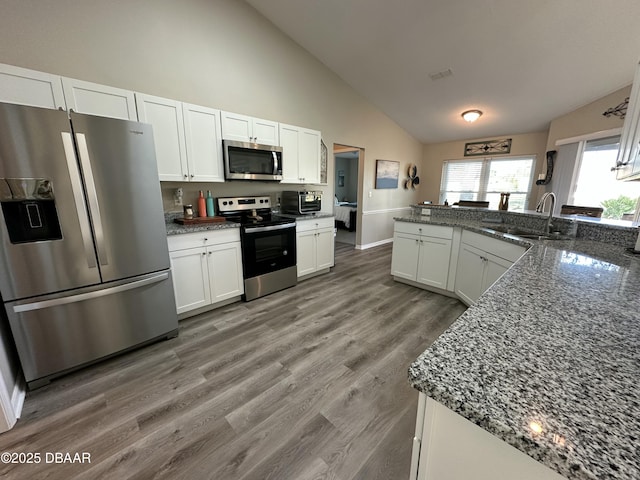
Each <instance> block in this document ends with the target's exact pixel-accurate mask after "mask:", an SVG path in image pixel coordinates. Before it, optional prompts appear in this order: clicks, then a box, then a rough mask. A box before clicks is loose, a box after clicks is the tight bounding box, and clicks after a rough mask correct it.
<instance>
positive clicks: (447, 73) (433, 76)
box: [429, 68, 453, 81]
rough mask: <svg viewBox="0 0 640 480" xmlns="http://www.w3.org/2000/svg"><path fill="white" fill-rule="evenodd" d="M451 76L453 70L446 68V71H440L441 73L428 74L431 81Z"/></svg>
mask: <svg viewBox="0 0 640 480" xmlns="http://www.w3.org/2000/svg"><path fill="white" fill-rule="evenodd" d="M452 75H453V70H451V69H450V68H447V69H446V70H442V71H441V72H436V73H430V74H429V78H431V80H434V81H435V80H440V79H442V78H447V77H450V76H452Z"/></svg>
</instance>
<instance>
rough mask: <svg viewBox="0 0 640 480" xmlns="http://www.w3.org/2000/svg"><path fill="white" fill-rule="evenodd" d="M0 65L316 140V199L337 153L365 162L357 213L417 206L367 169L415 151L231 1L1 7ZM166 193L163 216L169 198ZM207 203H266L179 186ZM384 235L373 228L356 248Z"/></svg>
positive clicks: (74, 0) (236, 187) (168, 188)
mask: <svg viewBox="0 0 640 480" xmlns="http://www.w3.org/2000/svg"><path fill="white" fill-rule="evenodd" d="M0 62H1V63H8V64H13V65H17V66H21V67H26V68H31V69H35V70H41V71H45V72H50V73H56V74H61V75H65V76H70V77H74V78H79V79H83V80H88V81H93V82H97V83H102V84H107V85H113V86H116V87H121V88H126V89H131V90H137V91H141V92H145V93H149V94H153V95H159V96H164V97H169V98H174V99H177V100H183V101H187V102H191V103H195V104H201V105H206V106H212V107H215V108H221V109H223V110H229V111H233V112H238V113H245V114H249V115H253V116H256V117H261V118H266V119H272V120H276V121H280V122H284V123H288V124H293V125H300V126H304V127H308V128H313V129H317V130H321V131H322V134H323V139H324V142H325V144H326V145H327V147H328V150H329V155H328V157H329V171H328V179H329V182H330V185H328V186H326V187H324V188H323V190H324V191H325V194H326V197H327V198H328V200H329V205H332V203H333V202H332V199H333V180H334V178H335V177H334V165H333V156H332V155H331V151H332V148H333V144H334V143H341V144H347V145H354V146H357V147H363V148H364V149H365V150H366V152H367V155H366V158H365V169H364V172H363V175H364V191H365V192H367V193H368V192H369V191H371V198H369V196H368V194H367V195H365V198H364V202H363V211H365V212H366V211H379V210H385V209H388V208H395V207H400V206H404V205H408V204H410V203H412V202H414V201H415V199H416V194H415V192H412V191H405V190H403V189H401V188H400V189H398V190H375V189H374V176H375V160H376V159H378V158H380V159H387V160H399V161H401V168H403V169H406V166H407V165H408V164H409V163H418V162H419V161H420V158H421V155H422V145H421V144H420V143H419V142H418V141H417V140H415V139H414V138H413V137H411V136H410V135H409V134H407V133H406V132H405V131H404V130H402V129H401V128H400V127H398V126H397V125H396V124H395V123H394V122H392V121H391V120H390V119H389V118H388V117H386V116H385V115H384V114H382V113H381V112H380V111H379V110H377V109H376V108H375V107H373V106H372V105H371V104H370V103H368V102H367V101H366V100H365V99H364V98H363V97H361V96H360V95H359V94H357V93H356V92H355V91H354V90H353V89H352V88H350V87H349V86H348V85H347V84H345V83H344V82H343V81H342V80H341V79H340V78H338V77H337V76H336V75H334V74H333V73H332V72H331V71H329V70H328V69H327V68H326V67H325V66H324V65H322V64H321V63H320V62H319V61H317V60H316V59H315V58H313V57H311V56H310V55H309V54H308V53H307V52H306V51H304V50H303V49H302V48H300V47H299V46H298V45H297V44H295V43H294V42H293V41H291V39H289V38H288V37H286V36H285V35H284V34H282V33H281V32H280V31H279V30H277V29H276V28H275V27H274V26H273V25H272V24H271V23H270V22H268V21H267V20H266V19H264V17H262V16H261V15H260V14H258V13H257V12H256V11H255V10H254V9H253V8H252V7H250V6H249V5H247V4H246V3H244V2H242V1H239V0H184V1H180V2H176V1H171V0H153V1H152V0H143V1H135V2H131V1H124V0H110V1H108V2H105V1H103V0H56V1H55V2H41V1H35V0H3V2H2V5H1V6H0ZM178 185H179V184H167V185H164V189H163V190H164V191H163V199H164V202H165V207H173V205H172V203H173V202H172V189H173V188H176V186H178ZM186 185H187V187H188V188H185V201H189V199H190V198H191V197H192V196H193V197H194V198H195V196H196V195H197V191H198V190H199V189H205V190H206V189H207V188H211V187H213V192H214V195H216V196H225V195H236V194H240V195H243V194H256V193H271V192H275V191H278V190H283V189H287V188H290V187H291V186H286V185H283V186H280V185H274V184H269V183H262V182H260V183H250V182H233V183H231V182H228V183H225V184H213V185H208V184H199V185H191V184H186ZM386 234H387V231H386V229H379V228H378V223H377V222H371V228H367V226H366V225H365V227H364V228H363V232H362V235H363V238H362V242H363V243H364V244H368V243H372V242H376V241H379V240H381V239H382V237H383V236H384V235H386Z"/></svg>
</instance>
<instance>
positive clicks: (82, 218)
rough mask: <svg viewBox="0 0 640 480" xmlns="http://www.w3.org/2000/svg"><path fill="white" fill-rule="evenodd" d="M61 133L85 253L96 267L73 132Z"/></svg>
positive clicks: (89, 261)
mask: <svg viewBox="0 0 640 480" xmlns="http://www.w3.org/2000/svg"><path fill="white" fill-rule="evenodd" d="M60 135H62V145H63V147H64V155H65V158H66V160H67V170H68V171H69V178H70V180H71V193H72V194H73V201H74V203H75V205H76V211H77V212H78V222H79V223H80V235H81V236H82V245H83V247H84V253H85V255H86V257H87V265H88V266H89V268H96V267H97V266H98V264H97V263H96V254H95V252H94V251H93V240H92V239H91V226H90V225H89V214H88V213H87V206H86V204H85V202H84V195H83V193H82V181H81V180H80V172H78V164H77V163H76V155H75V151H74V148H73V140H72V139H71V133H69V132H60Z"/></svg>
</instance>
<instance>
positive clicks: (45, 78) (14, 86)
mask: <svg viewBox="0 0 640 480" xmlns="http://www.w3.org/2000/svg"><path fill="white" fill-rule="evenodd" d="M0 102H6V103H17V104H20V105H29V106H32V107H43V108H52V109H54V110H55V109H58V108H62V109H65V108H66V105H65V102H64V94H63V93H62V82H61V80H60V77H59V76H58V75H51V74H49V73H44V72H38V71H35V70H28V69H26V68H20V67H14V66H13V65H3V64H0Z"/></svg>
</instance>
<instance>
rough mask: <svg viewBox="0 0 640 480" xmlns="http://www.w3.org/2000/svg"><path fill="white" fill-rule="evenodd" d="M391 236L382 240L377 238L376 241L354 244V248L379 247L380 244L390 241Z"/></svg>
mask: <svg viewBox="0 0 640 480" xmlns="http://www.w3.org/2000/svg"><path fill="white" fill-rule="evenodd" d="M392 242H393V238H386V239H384V240H378V241H377V242H373V243H367V244H365V245H356V250H366V249H367V248H373V247H379V246H380V245H386V244H387V243H392Z"/></svg>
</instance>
